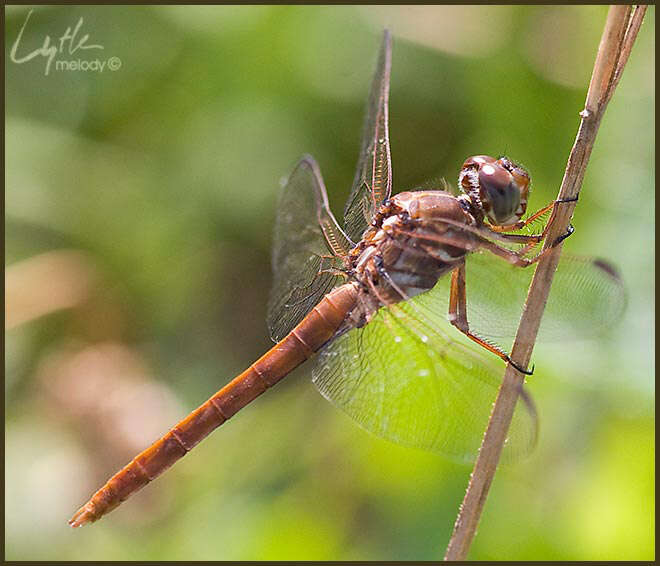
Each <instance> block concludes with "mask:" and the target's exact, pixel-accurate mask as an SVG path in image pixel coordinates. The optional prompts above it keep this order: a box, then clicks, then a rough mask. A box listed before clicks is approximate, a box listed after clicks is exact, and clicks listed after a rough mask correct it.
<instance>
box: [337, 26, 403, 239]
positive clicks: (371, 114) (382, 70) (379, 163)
mask: <svg viewBox="0 0 660 566" xmlns="http://www.w3.org/2000/svg"><path fill="white" fill-rule="evenodd" d="M391 68H392V38H391V36H390V33H389V31H387V30H386V31H385V33H384V34H383V43H382V46H381V48H380V55H379V57H378V63H377V65H376V73H375V75H374V78H373V82H372V84H371V91H370V93H369V102H368V104H367V115H366V117H365V121H364V127H363V130H362V143H361V146H360V157H359V159H358V165H357V170H356V172H355V179H354V181H353V188H352V190H351V194H350V196H349V198H348V201H347V203H346V208H345V210H344V230H345V232H346V234H347V235H348V237H349V238H351V240H353V242H358V241H359V240H360V239H361V237H362V233H363V232H364V230H365V229H366V227H367V226H368V224H369V223H370V222H371V219H372V217H373V215H374V213H375V211H376V209H377V208H378V207H379V206H380V205H381V203H383V201H385V200H387V199H388V198H389V197H390V195H391V194H392V160H391V156H390V140H389V132H388V116H387V113H388V101H389V92H390V71H391Z"/></svg>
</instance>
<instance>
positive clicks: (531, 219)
mask: <svg viewBox="0 0 660 566" xmlns="http://www.w3.org/2000/svg"><path fill="white" fill-rule="evenodd" d="M577 200H578V197H573V198H562V199H557V200H553V201H552V202H551V203H550V204H547V205H546V206H544V207H543V208H540V209H539V210H537V211H536V212H535V213H534V214H532V215H531V216H530V217H529V218H527V219H526V220H520V221H518V222H516V223H515V224H509V225H508V226H491V227H490V228H491V230H493V231H494V232H510V231H512V230H522V229H523V228H524V227H525V226H527V225H529V224H531V223H532V222H534V221H535V220H537V219H538V218H540V217H541V216H543V215H544V214H546V213H547V212H548V211H549V210H550V209H553V213H554V211H555V210H556V207H557V205H558V204H563V203H568V202H576V201H577ZM550 218H552V217H550ZM549 224H550V220H549V219H548V222H546V225H545V228H544V229H543V234H545V232H546V230H547V227H548V225H549Z"/></svg>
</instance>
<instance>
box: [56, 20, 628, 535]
mask: <svg viewBox="0 0 660 566" xmlns="http://www.w3.org/2000/svg"><path fill="white" fill-rule="evenodd" d="M391 59H392V38H391V35H390V33H389V32H388V31H385V32H384V35H383V40H382V45H381V48H380V52H379V56H378V60H377V65H376V71H375V75H374V78H373V81H372V85H371V90H370V94H369V99H368V104H367V110H366V118H365V121H364V127H363V133H362V141H361V149H360V154H359V159H358V164H357V171H356V174H355V178H354V181H353V185H352V190H351V193H350V196H349V198H348V202H347V203H346V206H345V210H344V218H343V224H341V225H340V223H339V222H338V221H337V220H336V218H335V216H334V215H333V213H332V211H331V210H330V206H329V203H328V197H327V193H326V189H325V186H324V183H323V179H322V177H321V173H320V170H319V167H318V165H317V164H316V162H315V160H314V159H313V158H312V157H310V156H304V157H303V158H302V159H301V160H300V162H299V163H298V165H297V166H296V167H295V169H294V170H293V172H292V173H291V175H290V176H289V177H288V180H287V181H286V183H285V184H284V186H283V188H282V191H281V194H280V198H279V203H278V208H277V215H276V223H275V233H274V249H273V261H272V267H273V289H272V292H271V297H270V301H269V307H268V315H267V317H268V328H269V331H270V335H271V338H272V339H273V340H274V341H275V342H276V344H275V346H273V348H272V349H271V350H269V351H268V352H267V353H266V354H265V355H263V356H262V357H261V358H259V359H258V360H257V361H256V362H254V363H253V364H252V365H251V366H250V367H249V368H248V369H246V370H245V371H244V372H243V373H241V374H240V375H238V376H237V377H236V378H234V379H233V380H232V381H231V382H229V383H228V384H227V385H225V386H224V387H222V389H220V390H219V391H218V392H217V393H215V394H214V395H213V396H212V397H211V398H210V399H208V400H207V401H206V402H205V403H203V404H202V405H201V406H200V407H199V408H197V409H196V410H194V411H193V412H192V413H190V414H189V415H188V416H187V417H186V418H185V419H183V420H182V421H181V422H179V423H178V424H177V425H176V426H174V427H173V428H172V429H171V430H170V431H169V432H167V434H165V435H164V436H163V437H162V438H160V439H159V440H157V441H156V442H155V443H154V444H152V445H151V446H150V447H148V448H147V449H146V450H144V451H143V452H142V453H140V454H138V455H137V456H136V457H135V458H134V459H133V460H132V461H131V462H130V463H129V464H128V465H126V466H125V467H124V468H122V469H121V470H120V471H119V472H117V473H116V474H115V475H114V476H112V477H111V478H110V479H109V480H108V482H107V483H106V484H105V485H104V486H103V487H101V489H99V490H98V491H97V492H96V493H94V494H93V495H92V497H91V498H90V500H89V501H88V502H87V503H86V504H85V505H84V506H83V507H81V508H80V509H79V510H78V511H77V512H76V513H75V515H74V516H73V518H72V519H71V520H70V521H69V524H70V525H71V526H73V527H79V526H81V525H84V524H86V523H91V522H93V521H96V520H98V519H99V518H101V517H102V516H104V515H106V514H107V513H108V512H109V511H111V510H112V509H114V508H115V507H117V506H118V505H119V504H120V503H121V502H123V501H125V500H126V499H127V498H128V497H129V496H130V495H132V494H133V493H134V492H136V491H138V490H139V489H140V488H142V487H144V486H145V485H146V484H148V483H149V482H150V481H152V480H153V479H155V478H156V477H157V476H159V475H160V474H161V473H162V472H163V471H165V470H166V469H167V468H169V467H170V466H171V465H172V464H174V463H175V462H176V461H177V460H179V459H180V458H182V457H183V456H184V455H185V454H187V453H188V452H189V451H190V450H192V449H193V447H194V446H195V445H196V444H197V443H199V442H200V441H201V440H202V439H204V438H205V437H206V436H207V435H208V434H209V433H211V432H212V431H213V430H214V429H216V428H217V427H219V426H220V425H221V424H223V423H224V422H226V421H227V420H228V419H230V418H231V417H232V416H234V415H235V414H236V413H237V412H238V411H239V410H240V409H242V408H243V407H245V406H246V405H248V404H249V403H250V402H252V401H253V400H254V399H255V398H257V397H258V396H259V395H261V394H262V393H263V392H264V391H266V390H267V389H269V388H270V387H272V386H274V385H275V384H276V383H278V382H279V381H280V380H281V379H283V378H284V377H285V376H286V375H288V374H289V373H290V372H291V371H292V370H293V369H294V368H296V367H298V366H299V365H301V364H303V363H304V362H305V361H307V360H309V359H310V358H314V365H313V368H312V377H313V382H314V383H315V384H316V386H317V388H318V389H319V391H320V393H321V394H322V395H323V396H324V397H325V398H327V399H328V400H329V401H331V402H332V403H334V404H335V405H337V406H338V407H339V408H341V409H343V410H344V411H345V412H346V413H347V414H348V415H349V416H351V417H352V418H353V419H354V420H355V421H357V423H358V424H359V425H361V426H362V427H364V428H365V429H367V430H368V431H370V432H372V433H374V434H376V435H378V436H381V437H384V438H386V439H389V440H391V441H394V442H397V443H400V444H403V445H407V446H412V447H417V448H421V449H425V450H429V451H433V452H437V453H440V454H443V455H445V456H448V457H450V458H454V459H458V460H466V461H469V460H471V459H474V457H475V456H476V453H477V451H478V447H479V443H480V440H481V437H482V435H483V430H484V429H485V426H486V423H487V420H488V417H489V413H490V409H491V406H492V403H493V401H494V399H495V396H496V393H497V390H498V387H499V384H500V376H501V374H502V370H501V368H502V362H501V361H500V360H503V361H504V362H506V363H511V364H512V365H514V367H516V369H517V370H519V371H521V372H523V373H526V374H529V373H531V372H529V371H527V370H526V369H525V368H522V367H518V366H515V364H513V362H512V360H511V359H510V358H509V355H508V353H507V351H506V348H505V347H504V346H502V345H501V344H503V343H504V342H502V341H503V340H506V339H509V338H510V337H511V336H513V335H515V329H516V326H517V321H518V319H519V317H520V313H521V305H522V304H523V302H524V298H525V293H526V289H527V287H528V285H529V281H530V279H531V271H532V270H530V269H524V268H525V267H529V266H531V265H534V264H535V263H536V262H537V261H538V260H539V259H540V258H541V257H543V256H544V254H545V253H547V251H548V250H549V249H552V247H553V246H554V245H557V244H558V243H559V242H560V241H561V240H562V239H564V238H565V237H566V236H568V235H569V234H570V230H569V231H567V233H566V234H565V235H564V236H562V237H560V238H558V239H557V240H556V241H555V242H552V243H550V245H549V246H548V245H546V246H545V251H544V250H543V244H544V241H545V236H546V227H547V225H548V223H549V222H548V216H549V217H550V218H551V217H552V214H553V213H554V211H555V210H556V209H557V207H559V206H562V205H563V204H564V203H563V202H560V201H555V202H552V203H550V204H549V205H548V206H546V207H544V208H542V209H540V210H539V211H538V212H536V213H534V214H531V215H530V216H528V217H527V218H526V219H525V220H522V218H523V216H524V215H525V213H526V209H527V200H528V197H529V192H530V186H531V180H530V176H529V174H528V173H527V171H526V170H525V169H524V168H523V167H522V166H520V165H518V164H516V163H515V162H513V161H512V160H510V159H509V158H507V157H499V158H494V157H489V156H485V155H477V156H473V157H470V158H468V159H467V160H466V161H465V162H464V164H463V166H462V168H461V170H460V174H459V176H458V188H459V189H460V194H458V195H456V194H453V193H452V192H449V191H447V190H444V189H445V188H446V187H443V189H442V190H439V189H438V190H417V191H405V192H401V193H398V194H396V195H394V196H392V161H391V154H390V143H389V131H388V128H389V126H388V118H389V117H388V99H389V85H390V74H391ZM468 283H469V285H468ZM468 290H469V292H468ZM468 295H469V296H470V304H469V307H470V308H469V309H468V301H467V297H468ZM624 299H625V296H624V291H623V285H622V282H621V278H620V276H619V275H618V273H617V271H616V269H615V268H614V267H612V266H611V265H610V264H609V263H607V262H606V261H604V260H600V259H595V258H588V257H577V256H568V255H566V254H564V255H563V257H562V260H561V262H560V264H559V267H558V270H557V274H556V277H555V280H554V283H553V288H552V293H551V296H550V299H549V301H548V305H547V309H546V315H545V318H546V319H549V321H550V324H549V325H548V328H549V334H550V335H553V333H554V334H555V335H560V336H561V337H563V338H567V337H568V338H570V337H571V336H575V337H578V338H579V337H581V336H583V335H588V334H592V333H593V332H594V330H595V329H598V328H606V327H608V326H609V325H610V324H612V323H613V322H614V321H616V319H617V317H618V316H620V313H621V310H622V308H623V305H624ZM553 321H559V325H554V326H553V324H552V322H553ZM519 399H520V400H519V402H518V407H517V408H516V411H515V414H514V418H513V422H512V425H511V429H510V432H509V437H508V439H507V444H506V446H505V452H508V453H510V454H511V455H512V456H511V457H513V458H516V457H518V456H519V455H520V454H526V453H528V452H529V451H530V450H531V449H532V448H533V447H534V444H535V443H536V438H537V428H538V418H537V414H536V409H535V407H534V403H533V401H532V398H531V396H530V394H529V393H528V392H527V389H526V388H523V389H522V390H521V391H520V397H519Z"/></svg>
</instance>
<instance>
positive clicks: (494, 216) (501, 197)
mask: <svg viewBox="0 0 660 566" xmlns="http://www.w3.org/2000/svg"><path fill="white" fill-rule="evenodd" d="M479 186H480V188H481V199H482V202H483V204H484V208H485V210H486V213H487V215H488V219H489V221H490V222H491V223H492V224H494V225H498V226H504V225H506V224H508V223H513V222H515V221H516V220H517V218H516V215H515V213H516V211H517V210H518V207H519V205H520V193H521V191H520V187H519V186H518V184H517V183H516V181H515V179H514V177H513V175H512V174H511V173H509V172H508V171H507V170H506V169H505V168H504V167H502V166H501V165H499V164H494V163H486V164H485V165H483V166H482V167H481V169H480V170H479Z"/></svg>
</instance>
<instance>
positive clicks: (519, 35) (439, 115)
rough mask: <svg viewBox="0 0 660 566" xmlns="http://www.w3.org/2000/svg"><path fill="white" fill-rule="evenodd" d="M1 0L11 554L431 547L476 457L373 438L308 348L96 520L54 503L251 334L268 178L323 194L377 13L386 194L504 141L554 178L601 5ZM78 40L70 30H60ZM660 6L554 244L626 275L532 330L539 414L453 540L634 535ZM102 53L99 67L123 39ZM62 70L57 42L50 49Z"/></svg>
mask: <svg viewBox="0 0 660 566" xmlns="http://www.w3.org/2000/svg"><path fill="white" fill-rule="evenodd" d="M29 10H30V8H29V7H11V8H7V9H6V29H5V31H6V45H5V56H6V59H5V61H6V68H5V80H6V91H5V93H6V107H5V111H6V114H5V118H6V134H5V141H6V149H5V158H6V176H5V182H6V193H5V200H6V225H5V256H6V275H5V285H6V295H5V298H6V316H5V322H6V327H7V330H6V334H5V414H6V422H5V448H6V451H5V471H6V478H5V482H6V483H5V496H6V500H5V553H6V555H5V557H6V558H7V559H10V560H25V559H31V560H77V559H85V560H125V559H130V560H181V559H189V560H202V559H206V560H213V559H236V560H238V559H353V560H356V559H373V560H384V559H399V560H403V559H438V558H441V557H442V555H443V553H444V548H445V546H446V544H447V542H448V539H449V536H450V533H451V529H452V526H453V522H454V518H455V514H456V511H457V508H458V505H459V503H460V501H461V499H462V496H463V494H464V490H465V486H466V484H467V481H468V476H469V473H470V468H469V467H468V466H465V465H459V464H456V463H452V462H449V461H446V460H444V459H442V458H440V457H438V456H435V455H432V454H426V453H423V452H419V451H415V450H411V449H405V448H401V447H398V446H396V445H393V444H390V443H388V442H386V441H384V440H380V439H378V438H375V437H373V436H371V435H369V434H368V433H366V432H364V431H363V430H361V429H360V428H359V427H357V426H355V425H354V424H353V423H352V422H351V421H350V419H348V418H347V417H346V416H345V415H344V414H343V413H341V412H339V411H338V410H336V409H335V408H333V407H332V406H331V405H330V404H329V403H327V402H326V401H324V400H323V399H322V398H321V397H320V396H319V395H318V394H317V393H316V391H315V389H314V386H313V385H312V384H311V382H310V381H309V376H308V371H305V369H304V368H301V369H300V370H299V371H297V372H296V373H295V374H294V375H293V376H291V377H289V378H287V379H286V380H284V381H283V382H282V383H281V384H280V385H278V386H277V388H275V389H274V390H272V391H270V392H268V393H267V394H265V395H264V396H262V397H261V398H259V399H258V400H257V401H255V402H254V403H253V404H252V405H251V406H250V407H249V408H247V409H246V410H244V411H243V412H241V413H240V414H239V415H237V416H236V417H235V418H234V419H232V420H231V421H230V422H229V423H227V424H226V425H225V426H223V427H222V429H221V430H219V431H218V432H216V433H215V434H214V435H213V436H212V437H210V438H209V439H207V440H206V441H205V442H203V443H202V444H201V445H199V446H198V447H197V448H196V449H195V450H194V452H193V453H191V454H190V455H189V456H187V457H186V458H185V459H184V460H183V461H181V462H180V463H178V464H177V465H176V466H175V467H174V468H172V469H171V470H170V471H168V472H167V474H165V475H164V476H162V477H161V478H160V479H159V480H157V481H156V482H155V483H153V484H151V485H150V486H148V487H147V488H146V489H144V490H143V491H142V492H140V493H139V494H137V495H136V496H134V497H133V498H132V499H131V500H130V502H127V503H125V504H124V505H123V506H122V507H120V508H119V509H118V510H116V511H115V512H113V513H112V514H111V515H110V516H108V517H107V518H104V519H103V520H102V521H101V522H99V523H97V524H94V525H93V526H91V527H85V528H83V529H79V530H72V529H70V528H69V527H68V526H67V519H68V518H69V517H70V516H71V514H72V513H73V512H74V511H75V510H76V509H77V508H78V507H79V506H80V505H81V504H82V503H84V501H86V499H87V498H88V496H89V495H90V494H91V493H92V491H94V490H95V489H96V488H97V487H99V485H100V484H101V483H102V482H104V481H105V480H106V479H107V478H108V476H109V475H111V474H112V473H114V472H115V471H116V469H118V467H120V466H121V465H123V464H124V463H126V462H127V461H128V460H129V459H130V458H132V457H133V456H134V455H135V453H136V452H138V451H139V450H141V449H142V448H144V447H146V446H147V445H148V444H149V443H150V442H151V441H152V440H154V439H155V438H157V437H158V436H159V435H160V434H162V433H163V432H165V431H166V430H167V429H168V428H169V427H170V426H171V425H172V424H174V423H175V422H176V421H177V420H178V419H180V418H181V417H183V416H184V415H185V414H187V412H188V411H189V410H191V409H193V408H194V407H196V406H197V405H198V404H200V403H201V402H202V401H204V400H205V399H206V398H207V397H208V396H209V395H210V394H211V393H213V392H214V391H215V390H216V389H218V388H219V387H220V386H222V385H223V384H224V383H226V382H227V381H228V380H229V379H231V378H232V377H233V376H234V375H235V374H236V373H237V372H239V371H240V370H242V369H244V368H245V367H247V365H248V364H249V363H251V362H252V361H253V360H254V359H255V358H256V357H258V356H259V355H260V354H261V353H263V352H264V351H265V350H266V349H267V348H268V347H269V345H270V343H269V340H268V337H267V331H266V327H265V323H264V320H265V313H266V303H267V297H268V289H269V284H270V279H271V275H270V260H269V255H270V253H269V250H270V246H271V230H272V226H273V219H274V211H275V203H276V198H277V193H278V188H279V180H280V179H281V178H282V177H283V176H286V175H287V174H288V173H289V171H290V170H291V168H292V166H293V164H294V163H295V162H296V160H297V159H298V158H299V157H300V155H301V154H303V153H305V152H309V153H311V154H312V155H314V156H315V157H316V158H317V160H318V161H319V163H320V166H321V169H322V171H323V174H324V177H325V181H326V185H327V186H328V190H329V193H330V198H331V201H332V204H333V206H334V208H335V210H336V211H340V210H341V209H342V204H343V201H344V199H345V198H346V196H347V194H348V191H349V187H350V184H351V182H352V179H353V169H354V167H355V163H356V159H357V152H358V145H359V137H360V130H361V124H362V116H363V109H364V104H365V101H366V96H367V92H368V87H369V83H370V80H371V73H372V70H373V66H374V63H375V59H376V54H377V50H378V47H379V44H380V37H381V32H382V28H383V27H389V28H390V29H391V30H392V32H393V35H394V56H393V74H392V90H391V104H390V117H391V118H390V119H391V124H390V137H391V144H392V156H393V168H394V182H395V190H396V191H400V190H404V189H406V188H410V187H415V186H419V185H420V184H422V183H424V182H425V181H428V180H429V179H431V180H433V179H436V180H437V179H439V178H440V177H446V178H447V179H448V180H449V181H450V182H452V183H455V178H456V175H457V173H458V170H459V168H460V165H461V163H462V161H463V159H464V158H465V157H466V156H468V155H473V154H477V153H488V154H493V155H498V154H501V153H507V154H508V155H510V156H512V157H513V158H515V159H516V160H518V161H520V162H522V163H523V164H525V165H526V166H527V167H528V168H529V170H530V171H531V174H532V178H533V183H534V185H533V187H534V188H533V194H532V202H531V208H532V209H535V208H538V207H540V206H541V205H544V204H545V203H547V202H548V201H550V200H551V199H552V198H553V196H554V195H555V194H556V192H557V189H558V186H559V183H560V181H561V178H562V174H563V170H564V166H565V162H566V158H567V155H568V152H569V150H570V147H571V145H572V143H573V140H574V136H575V132H576V128H577V125H578V112H579V111H580V110H581V108H582V104H583V102H584V97H585V93H586V86H587V84H588V80H589V76H590V72H591V67H592V64H593V60H594V56H595V53H596V49H597V46H598V41H599V38H600V34H601V30H602V27H603V24H604V21H605V17H606V12H607V10H606V8H605V7H598V6H593V7H542V6H539V7H521V6H507V7H486V6H479V7H449V6H439V7H432V6H425V7H397V6H387V7H376V6H373V7H358V6H355V7H351V6H343V7H323V6H312V7H305V6H297V7H288V6H254V7H238V6H217V7H174V6H169V7H156V6H153V7H75V6H71V7H35V8H34V11H33V12H32V14H31V16H30V18H29V21H28V23H27V25H26V26H25V30H24V33H23V36H22V40H21V42H20V46H19V48H18V51H17V56H21V55H25V54H27V53H29V52H31V51H33V50H35V49H38V48H39V47H41V46H42V45H43V41H44V38H45V37H46V36H50V37H51V42H53V43H55V45H56V46H57V45H59V43H57V42H58V38H59V37H60V36H61V35H62V34H63V33H64V32H65V30H66V29H67V27H70V28H71V29H72V30H73V28H74V27H75V25H76V24H77V23H78V21H79V20H80V19H83V24H82V27H81V28H80V31H79V32H78V36H77V37H78V39H80V38H81V37H82V35H84V34H89V39H88V40H87V44H100V45H102V46H103V47H104V49H103V50H102V51H101V50H86V51H85V50H78V51H75V52H74V53H69V52H68V46H67V44H66V43H64V45H63V47H64V53H60V54H58V55H57V57H56V59H63V60H77V59H83V60H93V59H96V58H99V59H102V60H106V59H108V58H109V57H117V58H119V60H120V64H121V66H120V68H118V69H117V70H115V71H111V70H108V69H107V68H106V69H105V70H104V72H102V73H98V72H92V71H87V72H83V71H78V72H74V71H69V72H67V71H62V70H56V69H55V68H54V66H53V67H52V68H51V70H50V73H49V74H48V75H45V65H46V61H45V58H44V57H43V56H38V57H36V58H34V59H32V60H30V61H26V62H24V63H21V64H16V63H13V62H11V61H10V60H9V56H10V51H11V48H12V44H13V43H14V42H15V40H16V37H17V35H18V33H19V31H20V29H21V26H23V24H24V22H25V20H26V17H27V15H28V12H29ZM76 43H77V40H76V41H74V45H75V44H76ZM654 48H655V10H654V8H653V7H651V8H650V9H649V13H648V14H647V18H646V21H645V23H644V26H643V28H642V30H641V32H640V34H639V39H638V43H637V45H636V46H635V48H634V50H633V53H632V56H631V58H630V62H629V65H628V67H627V68H626V71H625V74H624V76H623V79H622V81H621V84H620V87H619V89H618V91H617V92H616V95H615V97H614V99H613V101H612V102H611V104H610V106H609V108H608V110H607V113H606V115H605V119H604V122H603V124H602V127H601V130H600V134H599V137H598V140H597V143H596V147H595V150H594V153H593V157H592V159H591V163H590V166H589V169H588V172H587V177H586V180H585V184H584V188H583V192H582V196H581V199H580V203H579V205H578V207H577V210H576V214H575V218H574V224H575V226H576V228H577V232H576V234H575V235H574V236H573V237H571V238H570V240H569V241H568V242H567V243H566V245H565V248H564V249H565V250H567V251H571V252H573V253H586V254H594V255H598V256H601V257H605V258H607V259H609V260H610V261H612V262H614V263H615V264H617V265H618V266H619V268H620V269H621V271H622V272H623V273H624V276H625V279H626V285H627V292H628V308H627V311H626V313H625V316H624V317H623V318H622V319H621V321H620V323H619V324H618V325H617V326H616V327H614V328H611V329H610V330H609V331H608V332H607V333H606V334H605V335H604V336H603V337H601V338H599V339H598V340H584V341H580V342H573V343H564V344H560V345H558V344H550V345H542V344H539V345H537V348H536V350H535V353H534V361H535V363H536V368H537V370H536V373H535V375H534V376H533V378H531V380H530V390H531V392H532V394H533V395H534V396H535V398H536V400H537V403H538V407H539V412H540V418H541V436H540V441H539V445H538V447H537V449H536V451H535V452H534V453H533V455H532V456H531V457H529V458H528V459H526V460H524V461H522V462H519V463H517V464H515V465H513V466H508V467H502V468H501V469H500V470H499V471H498V473H497V476H496V478H495V481H494V484H493V487H492V490H491V493H490V498H489V500H488V503H487V505H486V510H485V513H484V516H483V518H482V521H481V525H480V528H479V532H478V535H477V537H476V539H475V541H474V545H473V547H472V550H471V553H470V558H472V559H509V560H515V559H545V560H552V559H554V560H563V559H582V560H585V559H586V560H589V559H590V560H600V559H645V560H648V559H652V558H653V557H654V555H655V540H654V493H655V484H654V382H653V376H654V353H653V344H654V332H655V330H654V307H655V293H654V291H655V280H654V267H655V242H654V222H655V216H654V208H655V202H654V190H653V188H654V182H655V177H654V176H655V170H654V159H655V137H654V136H655V131H654V118H655V90H654V83H655V55H654ZM115 64H116V62H115ZM53 65H54V64H53Z"/></svg>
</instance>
